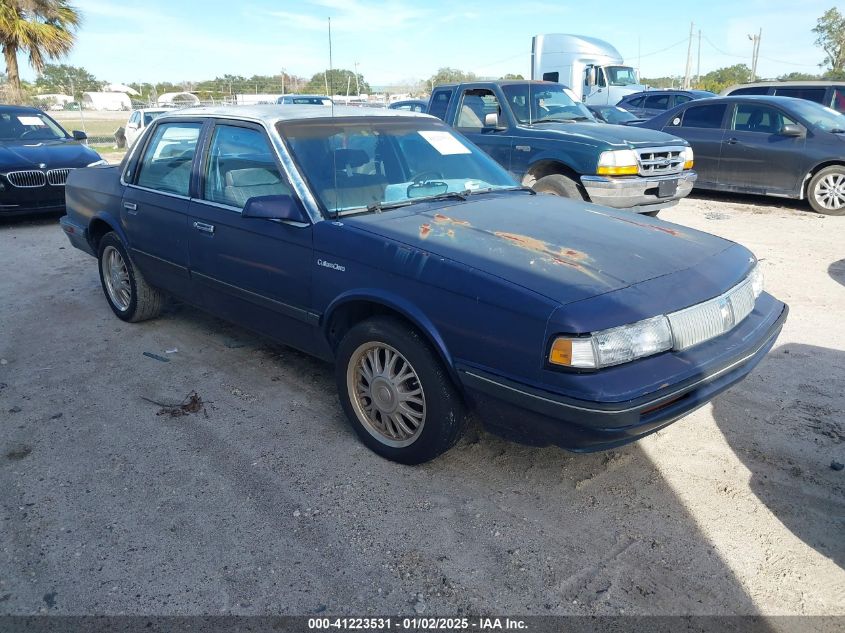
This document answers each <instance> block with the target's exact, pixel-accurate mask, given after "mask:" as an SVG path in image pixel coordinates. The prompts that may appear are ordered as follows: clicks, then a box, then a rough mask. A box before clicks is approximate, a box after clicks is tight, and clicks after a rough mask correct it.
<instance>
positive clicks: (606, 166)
mask: <svg viewBox="0 0 845 633" xmlns="http://www.w3.org/2000/svg"><path fill="white" fill-rule="evenodd" d="M639 171H640V166H639V163H638V162H637V153H636V152H635V151H634V150H632V149H618V150H614V151H612V152H602V153H601V156H599V166H598V169H597V170H596V173H597V174H598V175H600V176H635V175H637V174H638V173H639Z"/></svg>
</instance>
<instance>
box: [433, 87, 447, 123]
mask: <svg viewBox="0 0 845 633" xmlns="http://www.w3.org/2000/svg"><path fill="white" fill-rule="evenodd" d="M452 92H453V91H452V90H437V91H435V93H434V94H433V95H432V96H431V103H429V104H428V113H429V114H430V115H432V116H436V117H437V118H438V119H440V120H441V121H444V120H445V119H446V110H448V109H449V100H450V99H451V98H452Z"/></svg>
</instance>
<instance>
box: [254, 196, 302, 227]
mask: <svg viewBox="0 0 845 633" xmlns="http://www.w3.org/2000/svg"><path fill="white" fill-rule="evenodd" d="M241 217H244V218H263V219H265V220H290V221H292V222H303V223H305V224H309V223H310V222H311V220H310V218H309V217H308V214H307V213H305V209H304V208H302V205H301V204H300V202H299V200H297V199H296V198H294V197H293V196H288V195H277V196H253V197H252V198H250V199H249V200H247V201H246V205H245V206H244V209H243V211H242V212H241Z"/></svg>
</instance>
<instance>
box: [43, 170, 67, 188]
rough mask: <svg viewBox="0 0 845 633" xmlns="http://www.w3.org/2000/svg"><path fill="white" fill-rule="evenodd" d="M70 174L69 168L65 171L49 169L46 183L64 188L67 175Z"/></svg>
mask: <svg viewBox="0 0 845 633" xmlns="http://www.w3.org/2000/svg"><path fill="white" fill-rule="evenodd" d="M69 173H70V168H65V169H51V170H50V171H48V172H47V182H48V183H50V184H51V185H59V186H64V184H65V182H66V181H67V175H68V174H69Z"/></svg>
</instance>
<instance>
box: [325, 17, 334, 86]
mask: <svg viewBox="0 0 845 633" xmlns="http://www.w3.org/2000/svg"><path fill="white" fill-rule="evenodd" d="M329 70H330V71H331V70H333V69H332V19H331V18H329ZM325 77H326V96H328V97H331V96H332V93H330V92H329V76H328V74H327V75H325ZM332 88H334V73H332Z"/></svg>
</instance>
